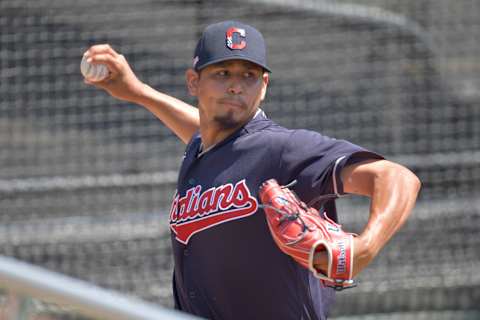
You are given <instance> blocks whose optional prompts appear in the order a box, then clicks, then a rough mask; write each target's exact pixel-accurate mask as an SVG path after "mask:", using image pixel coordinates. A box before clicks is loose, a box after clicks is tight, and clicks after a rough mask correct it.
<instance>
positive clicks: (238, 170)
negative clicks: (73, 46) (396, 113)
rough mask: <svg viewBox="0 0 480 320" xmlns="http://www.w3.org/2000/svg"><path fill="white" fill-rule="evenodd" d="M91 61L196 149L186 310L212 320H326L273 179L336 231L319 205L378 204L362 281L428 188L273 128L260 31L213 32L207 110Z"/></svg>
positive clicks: (315, 137) (195, 73)
mask: <svg viewBox="0 0 480 320" xmlns="http://www.w3.org/2000/svg"><path fill="white" fill-rule="evenodd" d="M86 55H87V56H88V57H89V61H90V62H91V63H93V64H95V63H104V64H106V65H107V66H108V68H109V70H110V73H111V74H110V76H109V78H107V79H106V80H103V81H100V82H96V83H93V82H88V81H87V83H89V84H93V85H95V86H98V87H101V88H103V89H105V90H107V91H108V92H109V93H110V94H111V95H112V96H114V97H117V98H119V99H123V100H127V101H130V102H134V103H137V104H140V105H142V106H144V107H146V108H147V109H148V110H150V111H151V112H153V113H154V114H155V115H156V116H157V117H158V118H159V119H160V120H161V121H163V123H164V124H165V125H167V126H168V127H169V128H170V129H171V130H172V131H173V132H175V134H177V135H178V137H179V138H180V139H181V140H182V141H184V142H185V143H187V147H186V152H185V157H184V159H183V163H182V166H181V169H180V172H179V176H178V185H177V191H176V194H175V196H174V198H173V203H172V206H171V209H170V215H169V217H170V229H171V238H172V246H173V253H174V261H175V268H174V275H173V292H174V299H175V306H176V308H177V309H180V310H183V311H185V312H188V313H191V314H195V315H198V316H201V317H204V318H208V319H242V320H243V319H277V320H278V319H289V320H293V319H295V320H296V319H304V320H307V319H326V317H327V315H328V313H329V310H330V309H331V307H332V305H333V302H334V292H335V290H334V289H333V288H332V287H331V286H329V285H328V282H325V281H321V280H319V279H318V277H316V276H315V275H314V272H311V270H309V269H308V268H305V267H304V266H302V265H301V264H300V263H297V261H296V260H295V259H292V257H291V256H290V255H288V254H285V253H284V252H283V251H282V250H279V246H278V245H277V244H276V242H275V241H277V240H278V238H276V240H275V241H274V239H273V237H272V234H271V232H270V230H269V226H268V224H267V221H266V219H265V210H264V208H265V206H266V205H263V204H262V201H261V199H260V198H259V188H260V187H261V186H262V184H263V183H264V182H265V181H266V180H268V179H275V180H276V181H277V182H278V183H279V184H280V185H288V184H289V183H291V182H292V181H295V182H296V184H295V185H294V186H291V189H292V190H293V191H294V192H295V193H296V195H298V198H299V199H301V200H302V201H304V202H305V203H311V204H312V206H314V207H315V208H316V209H318V210H320V211H322V212H323V211H326V214H327V217H326V218H327V219H333V220H336V212H335V207H334V206H333V205H331V201H324V200H321V199H322V198H319V196H322V195H330V196H331V197H340V196H342V195H344V194H357V195H363V196H368V197H370V199H371V205H370V213H369V219H368V222H367V224H366V226H365V227H364V229H363V231H362V232H361V233H360V234H359V235H358V236H356V237H353V238H352V239H353V240H352V244H351V248H352V251H351V252H352V253H351V258H352V259H351V260H348V261H350V263H349V266H348V267H349V268H350V272H351V274H350V276H351V277H354V276H355V275H357V274H358V273H359V272H360V271H361V270H362V269H364V268H365V266H367V265H368V264H369V263H370V262H371V261H372V260H373V259H374V258H375V256H376V255H377V254H378V253H379V252H380V250H381V249H382V248H383V247H384V245H385V244H386V243H387V241H388V240H389V239H390V238H391V237H392V236H393V235H394V234H395V233H396V232H397V230H398V229H399V228H400V227H401V226H402V225H403V223H404V222H405V220H406V219H407V217H408V216H409V214H410V212H411V210H412V208H413V206H414V204H415V201H416V197H417V193H418V191H419V189H420V182H419V180H418V178H417V177H416V176H415V175H414V174H413V173H412V172H411V171H409V170H408V169H406V168H405V167H403V166H401V165H399V164H396V163H393V162H391V161H387V160H385V159H384V158H383V157H382V156H381V155H379V154H376V153H373V152H371V151H368V150H366V149H364V148H362V147H360V146H358V145H355V144H352V143H349V142H347V141H343V140H336V139H333V138H329V137H326V136H323V135H321V134H320V133H317V132H312V131H307V130H289V129H286V128H284V127H281V126H279V125H278V124H276V123H275V122H273V121H272V120H270V119H269V118H268V117H267V116H266V114H265V113H264V111H263V110H262V109H261V103H262V101H263V100H264V99H265V95H266V92H267V87H268V83H269V79H270V72H271V70H270V68H269V67H268V65H267V60H266V48H265V43H264V39H263V37H262V35H261V34H260V32H259V31H258V30H256V29H255V28H253V27H251V26H249V25H246V24H243V23H240V22H236V21H224V22H220V23H216V24H212V25H210V26H208V27H207V28H206V29H205V30H204V32H203V34H202V36H201V38H200V39H199V42H198V44H197V46H196V49H195V53H194V56H193V65H192V68H190V69H188V70H187V71H186V82H187V87H188V90H189V92H190V94H191V95H193V96H195V97H196V98H197V101H198V105H197V108H195V107H193V106H190V105H188V104H185V103H184V102H182V101H180V100H177V99H175V98H173V97H170V96H167V95H165V94H162V93H160V92H158V91H156V90H154V89H152V88H151V87H148V86H147V85H145V84H144V83H142V82H141V81H140V80H138V79H137V78H136V77H135V75H134V73H133V72H132V70H131V69H130V67H129V65H128V63H127V62H126V60H125V58H124V57H123V56H122V55H119V54H118V53H116V52H115V51H114V50H113V49H112V48H111V47H110V46H108V45H97V46H94V47H92V48H90V49H89V50H88V51H87V52H86ZM326 198H328V196H327V197H325V198H323V199H326ZM319 199H320V201H317V200H319ZM276 210H277V209H276ZM277 211H281V210H277ZM329 221H331V220H329ZM332 223H333V222H332ZM330 226H332V225H330ZM305 230H309V228H308V224H307V228H306V229H304V231H305ZM293 242H296V240H295V241H293ZM353 248H354V250H353ZM341 249H343V247H342V248H341ZM342 254H344V251H342ZM310 257H311V263H312V264H313V267H314V268H315V270H319V272H323V273H325V274H330V271H329V270H330V265H331V256H330V255H329V252H328V250H323V251H321V250H320V251H318V252H316V251H315V252H312V254H311V255H310ZM341 258H344V256H341ZM342 261H343V262H345V260H342ZM334 287H335V286H334Z"/></svg>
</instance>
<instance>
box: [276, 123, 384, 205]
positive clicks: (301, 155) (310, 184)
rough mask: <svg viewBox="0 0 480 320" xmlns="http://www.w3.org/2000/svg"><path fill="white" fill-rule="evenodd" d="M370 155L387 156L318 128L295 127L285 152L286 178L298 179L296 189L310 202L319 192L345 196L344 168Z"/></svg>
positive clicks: (290, 179) (371, 157)
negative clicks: (330, 134)
mask: <svg viewBox="0 0 480 320" xmlns="http://www.w3.org/2000/svg"><path fill="white" fill-rule="evenodd" d="M367 159H383V156H381V155H379V154H377V153H374V152H371V151H369V150H367V149H365V148H362V147H360V146H358V145H355V144H353V143H350V142H348V141H345V140H337V139H333V138H329V137H327V136H323V135H321V134H319V133H317V132H314V131H308V130H294V131H293V132H292V133H291V134H290V136H289V137H288V139H287V141H286V142H285V144H284V149H283V151H282V155H281V161H280V171H281V172H282V173H283V179H282V180H284V181H282V182H283V183H289V182H291V181H293V180H297V184H296V185H295V187H294V190H295V191H296V192H297V194H298V195H299V196H300V198H301V199H302V200H303V201H305V202H307V203H308V202H309V201H311V200H312V199H314V198H315V197H318V196H319V195H324V194H331V195H332V196H333V195H336V196H341V195H343V194H344V191H343V183H342V180H341V175H340V173H341V171H342V169H343V168H344V167H345V166H347V165H349V164H353V163H357V162H361V161H363V160H367Z"/></svg>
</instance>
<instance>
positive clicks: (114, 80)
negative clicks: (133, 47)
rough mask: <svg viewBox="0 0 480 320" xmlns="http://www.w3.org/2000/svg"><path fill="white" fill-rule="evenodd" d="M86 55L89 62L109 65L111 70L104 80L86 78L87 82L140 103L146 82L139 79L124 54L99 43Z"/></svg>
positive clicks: (111, 93)
mask: <svg viewBox="0 0 480 320" xmlns="http://www.w3.org/2000/svg"><path fill="white" fill-rule="evenodd" d="M84 56H85V57H86V58H87V61H88V62H89V63H92V64H99V63H103V64H105V65H107V67H108V70H109V71H110V76H109V77H107V78H106V79H104V80H102V81H88V80H86V79H85V83H87V84H90V85H94V86H96V87H99V88H102V89H104V90H105V91H107V92H108V93H109V94H110V95H111V96H113V97H115V98H117V99H120V100H124V101H129V102H134V103H138V100H139V98H140V96H141V95H142V91H143V90H144V84H143V83H142V82H141V81H140V80H138V78H137V77H136V75H135V74H134V73H133V71H132V69H131V68H130V65H129V64H128V62H127V60H126V59H125V57H124V56H123V55H122V54H119V53H117V52H116V51H115V50H113V49H112V47H111V46H110V45H108V44H99V45H94V46H92V47H90V49H88V50H87V51H86V52H85V53H84Z"/></svg>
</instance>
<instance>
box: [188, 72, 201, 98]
mask: <svg viewBox="0 0 480 320" xmlns="http://www.w3.org/2000/svg"><path fill="white" fill-rule="evenodd" d="M199 78H200V74H199V73H198V72H197V71H195V70H193V69H191V68H190V69H188V70H187V71H186V72H185V79H186V81H187V87H188V92H189V93H190V95H192V96H194V97H196V96H197V94H198V79H199Z"/></svg>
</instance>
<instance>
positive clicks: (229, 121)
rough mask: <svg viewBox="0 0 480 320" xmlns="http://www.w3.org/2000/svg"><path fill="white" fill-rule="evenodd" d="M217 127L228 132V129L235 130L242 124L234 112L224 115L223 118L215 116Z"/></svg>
mask: <svg viewBox="0 0 480 320" xmlns="http://www.w3.org/2000/svg"><path fill="white" fill-rule="evenodd" d="M213 120H214V121H215V123H216V124H217V126H218V127H219V128H220V129H222V130H227V129H233V128H236V127H238V126H239V125H240V124H241V122H240V121H238V120H236V119H235V117H234V115H233V111H230V112H228V113H226V114H224V115H221V116H215V117H214V118H213Z"/></svg>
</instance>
